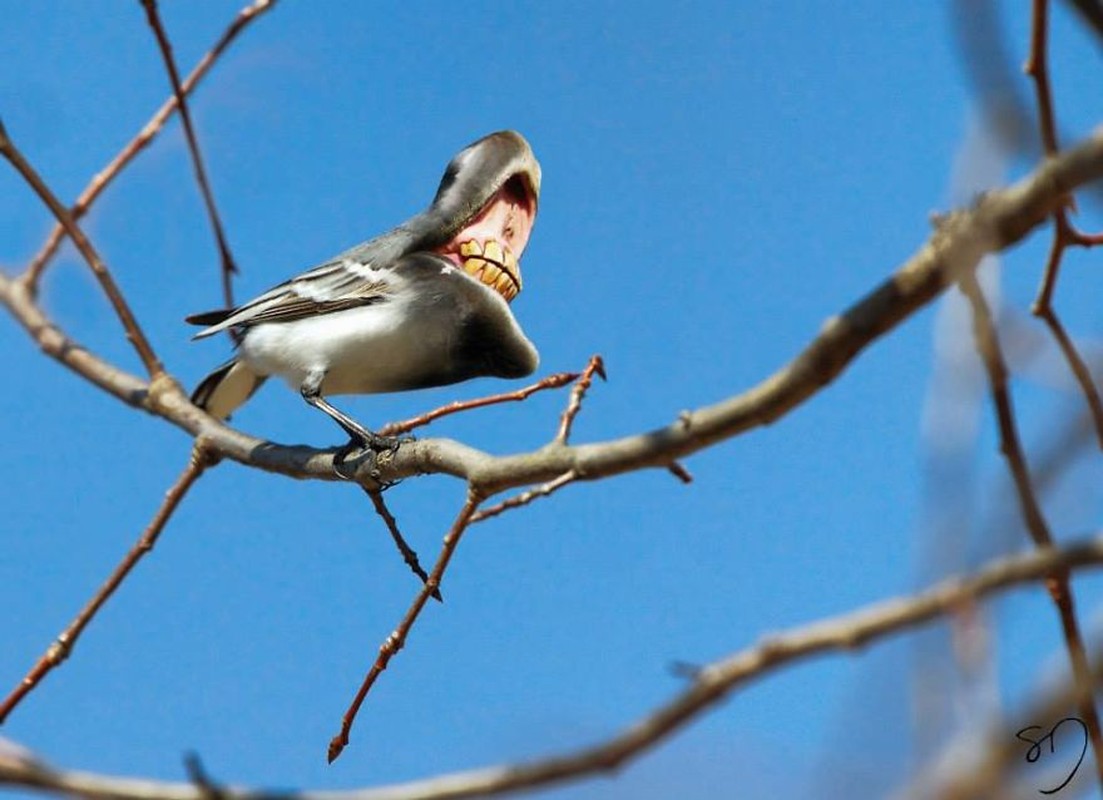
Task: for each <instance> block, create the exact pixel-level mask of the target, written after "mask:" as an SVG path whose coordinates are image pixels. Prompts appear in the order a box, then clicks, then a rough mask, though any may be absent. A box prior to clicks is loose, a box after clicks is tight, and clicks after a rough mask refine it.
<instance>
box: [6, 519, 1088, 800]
mask: <svg viewBox="0 0 1103 800" xmlns="http://www.w3.org/2000/svg"><path fill="white" fill-rule="evenodd" d="M468 508H471V506H470V504H469V505H468V506H465V511H466V510H467V509H468ZM457 522H459V520H457ZM1100 564H1103V536H1097V537H1096V538H1094V539H1090V540H1088V541H1083V542H1079V543H1075V544H1071V545H1069V546H1067V547H1064V548H1060V549H1057V548H1054V549H1048V550H1034V551H1032V552H1030V553H1026V554H1023V555H1015V556H1008V557H1005V558H1002V559H998V560H996V561H993V562H991V563H989V564H988V565H987V566H985V567H983V568H981V569H979V570H978V571H976V572H975V573H973V574H972V575H970V576H965V577H953V578H948V579H946V580H943V581H941V582H939V583H937V584H935V585H934V586H932V587H931V588H929V589H927V590H925V591H923V592H920V593H918V594H915V595H912V596H910V597H900V598H895V599H890V600H885V601H882V602H880V603H875V604H873V605H869V606H866V607H864V608H860V609H858V610H856V611H852V612H849V613H846V614H842V615H839V616H835V617H829V618H827V619H824V620H821V621H819V622H815V623H812V624H809V625H804V626H800V627H796V628H791V629H789V630H787V631H782V632H780V633H776V634H773V635H771V636H768V637H766V638H764V639H762V640H761V641H760V642H759V643H758V644H756V645H753V646H751V647H748V648H746V649H744V650H741V651H739V652H736V653H734V654H732V655H730V656H728V657H727V658H724V659H722V660H720V661H716V662H714V663H712V664H708V665H706V666H704V667H703V668H702V669H700V670H698V671H697V672H696V673H695V676H694V677H695V680H694V681H693V683H692V684H691V685H690V686H689V687H688V688H686V689H685V690H683V691H682V692H680V693H679V694H677V695H676V696H675V697H674V698H673V699H671V700H670V701H669V702H667V703H666V704H664V705H663V706H661V707H659V708H658V709H657V710H655V711H654V712H653V713H651V714H649V715H648V716H646V717H644V718H642V719H640V720H638V721H636V722H635V723H633V724H631V725H629V726H627V727H626V728H624V729H623V731H622V732H621V733H619V734H618V735H616V736H614V737H612V738H610V739H608V740H606V741H605V742H603V743H601V744H599V745H597V746H594V747H588V748H583V749H581V750H576V751H573V752H568V753H565V754H562V755H559V756H554V757H551V758H548V759H543V760H540V761H534V762H530V763H528V764H512V765H500V766H495V767H486V768H483V769H476V770H470V771H467V772H457V773H452V774H448V775H441V776H438V777H434V778H427V779H425V780H420V781H414V782H411V783H405V784H397V785H393V786H385V787H379V788H375V789H353V790H347V791H288V792H273V791H264V790H258V789H250V788H245V787H234V786H220V787H219V792H220V794H221V796H222V797H223V798H225V800H443V799H444V798H461V797H479V796H487V795H493V794H504V793H506V792H511V791H516V790H518V789H525V788H530V787H535V786H548V785H551V784H554V783H561V782H563V781H566V780H572V779H578V778H581V777H584V776H586V775H592V774H595V773H600V772H605V771H608V770H611V769H613V768H615V767H617V766H619V765H621V764H623V763H625V762H626V761H628V760H630V759H632V758H634V757H636V756H639V755H641V754H642V753H643V752H645V751H647V750H648V749H650V748H651V747H654V746H655V745H656V744H658V743H659V742H661V741H663V740H665V739H666V738H667V737H669V736H670V735H671V734H672V733H674V732H675V731H676V730H678V729H679V728H680V727H682V726H683V725H685V724H686V723H688V722H689V721H690V720H692V719H694V718H695V717H696V716H698V715H700V714H701V713H703V712H704V711H705V710H707V709H710V708H712V707H714V706H716V705H717V704H718V703H719V702H720V701H722V700H724V699H725V698H726V697H727V696H728V695H730V694H731V693H732V692H733V691H734V690H736V689H737V688H739V687H741V686H743V685H745V684H747V683H750V682H751V681H753V680H756V679H760V678H764V677H767V676H769V675H772V674H773V673H775V672H777V671H778V670H779V669H781V668H782V667H784V666H787V665H789V664H791V663H793V662H795V661H798V660H800V659H804V658H808V657H810V656H814V655H821V654H823V653H829V652H845V651H851V650H855V649H858V648H860V647H863V646H865V645H868V644H870V643H871V642H874V641H877V640H879V639H882V638H885V637H887V636H890V635H894V634H898V633H901V632H903V631H906V630H908V629H910V628H913V627H915V626H917V625H921V624H924V623H927V622H930V621H932V620H936V619H939V618H941V617H944V616H946V615H948V614H951V613H953V612H954V611H955V610H956V609H957V608H959V607H961V606H962V605H963V604H967V603H974V602H976V601H977V600H978V599H980V598H983V597H987V596H989V595H992V594H995V593H997V592H1002V591H1006V590H1008V589H1011V588H1015V587H1021V586H1023V585H1027V584H1031V583H1041V582H1044V581H1046V580H1048V579H1049V578H1050V576H1052V575H1054V574H1058V573H1061V572H1066V571H1071V570H1076V569H1083V568H1087V567H1091V566H1097V565H1100ZM0 784H8V785H12V786H19V787H22V788H25V789H34V790H38V791H42V792H46V793H50V794H68V795H74V796H80V797H83V798H86V799H87V800H206V798H205V796H204V794H203V790H202V788H201V787H198V786H196V785H195V784H194V783H168V782H158V781H150V780H135V779H128V778H118V777H112V776H103V775H95V774H90V773H80V772H64V771H59V770H55V769H53V768H50V767H48V766H46V765H45V764H43V763H42V762H39V761H36V760H34V759H32V758H29V757H26V756H20V755H15V754H12V753H7V752H5V751H3V750H0Z"/></svg>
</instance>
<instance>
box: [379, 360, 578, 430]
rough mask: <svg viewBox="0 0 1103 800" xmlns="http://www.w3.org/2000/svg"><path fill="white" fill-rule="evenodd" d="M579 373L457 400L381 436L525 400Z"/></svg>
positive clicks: (559, 374) (388, 427)
mask: <svg viewBox="0 0 1103 800" xmlns="http://www.w3.org/2000/svg"><path fill="white" fill-rule="evenodd" d="M578 375H579V373H577V372H557V373H555V374H554V375H548V376H547V377H546V378H541V379H540V380H539V381H537V382H536V383H533V384H531V385H529V386H526V387H524V388H523V389H517V390H515V391H512V392H502V393H501V394H492V395H488V396H487V397H478V398H475V399H474V400H455V401H453V402H451V403H449V404H448V405H444V406H441V407H440V408H435V409H433V410H432V411H428V412H426V413H424V414H422V415H421V416H418V417H414V418H413V419H408V420H405V421H403V422H392V423H390V424H389V425H384V426H383V427H382V428H380V429H379V431H378V433H379V434H380V435H381V436H397V435H399V434H402V433H409V432H410V431H412V430H413V429H414V428H420V427H422V426H423V425H428V424H429V423H430V422H432V421H433V420H437V419H440V418H441V417H444V416H448V415H449V414H457V413H459V412H460V411H470V410H471V409H473V408H483V407H484V406H490V405H494V404H495V403H509V402H515V401H520V400H524V399H526V398H527V397H528V396H529V395H532V394H535V393H536V392H539V391H542V390H544V389H558V388H559V387H561V386H566V385H567V384H568V383H570V382H571V381H573V380H574V379H575V378H577V377H578Z"/></svg>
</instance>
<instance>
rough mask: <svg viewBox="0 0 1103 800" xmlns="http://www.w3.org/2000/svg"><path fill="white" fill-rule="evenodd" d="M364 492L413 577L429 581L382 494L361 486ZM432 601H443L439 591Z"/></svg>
mask: <svg viewBox="0 0 1103 800" xmlns="http://www.w3.org/2000/svg"><path fill="white" fill-rule="evenodd" d="M360 488H361V489H363V490H364V494H366V495H367V496H368V497H370V498H371V502H372V505H373V506H375V513H376V514H378V515H379V516H380V518H381V519H382V520H383V524H384V525H386V526H387V530H388V531H390V533H391V538H392V539H394V543H395V547H397V548H398V552H399V553H401V554H402V560H403V561H405V562H406V566H408V567H409V568H410V569H411V570H412V571H413V573H414V574H415V575H417V576H418V577H419V578H421V582H422V583H425V582H426V581H428V580H429V576H428V575H427V574H426V573H425V570H424V569H422V568H421V562H420V561H418V558H417V553H416V552H415V551H414V548H412V547H410V545H409V544H407V542H406V537H404V536H403V535H402V531H400V530H399V529H398V520H396V519H395V518H394V515H393V514H391V511H390V509H389V508H387V503H386V502H385V501H384V500H383V492H382V491H381V490H380V489H369V488H368V487H366V486H361V487H360ZM433 599H434V600H437V601H439V602H444V599H443V598H442V597H441V596H440V590H435V591H434V592H433Z"/></svg>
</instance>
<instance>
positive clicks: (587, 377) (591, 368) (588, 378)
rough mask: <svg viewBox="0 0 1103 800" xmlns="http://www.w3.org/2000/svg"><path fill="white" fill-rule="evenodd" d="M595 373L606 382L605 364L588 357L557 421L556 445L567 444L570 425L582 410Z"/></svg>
mask: <svg viewBox="0 0 1103 800" xmlns="http://www.w3.org/2000/svg"><path fill="white" fill-rule="evenodd" d="M595 373H596V374H597V375H600V376H601V379H602V380H603V381H604V380H608V379H607V378H606V377H605V362H604V361H602V360H601V356H599V355H593V356H590V363H588V364H587V365H586V369H584V370H582V377H580V378H579V379H578V383H576V384H575V385H574V388H573V389H571V397H570V400H569V401H568V403H567V408H566V410H565V411H564V412H563V416H562V417H560V419H559V432H558V433H557V434H556V435H555V441H556V442H557V443H559V444H566V443H567V439H568V438H569V437H570V435H571V425H572V424H574V418H575V417H577V416H578V412H579V411H581V410H582V398H583V397H585V396H586V391H587V390H588V389H589V388H590V384H592V383H593V382H594V374H595Z"/></svg>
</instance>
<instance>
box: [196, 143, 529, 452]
mask: <svg viewBox="0 0 1103 800" xmlns="http://www.w3.org/2000/svg"><path fill="white" fill-rule="evenodd" d="M540 179H541V171H540V163H539V162H538V161H537V160H536V156H535V155H534V154H533V152H532V148H531V147H530V146H529V143H528V142H527V141H526V140H525V138H524V137H523V136H522V135H521V134H520V133H517V132H516V131H511V130H504V131H498V132H496V133H491V134H489V135H487V136H484V137H483V138H481V139H479V140H478V141H476V142H474V143H472V144H470V145H468V146H467V147H465V148H464V149H463V150H461V151H460V152H459V153H458V154H457V155H456V156H455V157H454V158H452V160H451V161H450V162H449V163H448V166H447V168H446V169H445V171H444V175H443V177H442V178H441V181H440V185H439V187H438V189H437V192H436V195H435V196H434V197H433V201H432V203H431V204H430V205H429V207H428V208H427V209H426V210H425V211H422V212H421V213H420V214H417V215H415V216H413V217H411V218H410V219H408V220H406V221H405V222H403V223H402V224H400V225H398V226H397V227H395V228H393V229H392V230H390V231H388V232H387V233H384V234H382V235H380V236H377V237H375V238H373V239H370V240H368V241H366V242H363V243H361V244H358V245H356V246H355V247H353V248H351V249H349V250H346V251H344V252H343V253H340V254H339V255H337V256H335V257H334V258H331V259H328V260H326V261H323V262H322V263H321V264H319V265H317V266H315V267H313V268H311V269H308V270H307V271H305V272H303V273H301V274H299V275H297V276H296V277H294V278H291V279H290V280H288V281H285V282H284V283H281V284H279V285H278V286H275V287H273V288H272V289H269V290H268V291H266V292H264V293H262V294H260V295H258V296H257V297H255V298H253V299H252V300H250V301H248V302H247V303H243V304H242V305H240V306H237V307H236V308H228V309H219V310H216V311H209V312H205V313H200V314H193V315H191V316H189V317H187V318H186V321H187V322H189V323H191V324H193V325H202V326H205V327H204V328H203V330H201V331H199V332H198V333H197V334H195V336H194V337H193V339H204V338H206V337H209V336H213V335H215V334H217V333H219V332H221V331H231V332H233V333H234V334H235V339H236V352H235V353H234V356H233V357H232V358H231V359H230V360H229V361H227V362H226V363H224V364H222V365H221V366H219V367H218V368H217V369H215V370H214V371H212V372H211V373H210V374H209V375H207V377H206V378H204V379H203V380H202V381H201V382H200V383H199V385H198V386H197V387H196V389H195V391H194V393H193V394H192V402H193V403H194V404H195V405H197V406H199V407H200V408H202V409H204V410H205V411H207V413H209V414H210V415H211V416H213V417H216V418H218V419H222V420H226V419H229V417H230V415H231V414H232V413H233V412H234V411H235V410H236V409H237V408H238V407H239V406H241V405H242V404H243V403H244V402H245V401H247V400H248V399H249V398H250V397H251V396H252V395H253V393H254V392H256V390H257V389H258V388H260V386H261V384H263V383H264V381H265V380H266V379H267V378H269V377H271V376H278V377H281V378H283V379H284V380H285V381H286V382H287V383H288V385H289V386H291V388H293V389H298V391H299V393H300V394H301V395H302V397H303V399H304V400H305V401H306V402H307V403H308V404H309V405H311V406H313V407H314V408H317V409H319V410H320V411H322V412H324V413H325V414H327V415H328V416H329V417H330V418H331V419H333V420H334V421H335V422H336V423H337V424H338V425H340V426H341V428H342V429H343V430H344V431H345V433H347V434H348V435H349V437H350V446H351V445H360V446H365V447H371V448H373V449H376V450H379V449H384V448H393V447H395V446H396V441H395V440H394V439H392V438H389V437H381V436H379V435H377V434H376V433H374V432H372V431H371V430H370V429H369V428H367V427H365V426H363V425H361V424H360V423H359V422H357V421H356V420H354V419H353V418H352V417H350V416H348V415H347V414H345V413H344V412H342V411H341V410H339V409H337V408H336V407H335V406H333V405H332V404H331V403H330V402H329V401H328V400H327V399H326V398H327V397H329V396H331V395H342V394H375V393H383V392H402V391H408V390H413V389H420V388H426V387H430V386H444V385H448V384H453V383H458V382H460V381H465V380H468V379H470V378H475V377H481V376H490V377H499V378H522V377H524V376H526V375H530V374H532V373H533V372H534V371H535V370H536V367H537V365H538V364H539V354H538V352H537V350H536V347H535V345H533V343H532V342H531V341H530V340H529V339H528V337H526V336H525V333H524V332H523V331H522V329H521V326H520V325H519V324H518V322H517V320H516V318H515V317H514V315H513V312H512V310H511V308H510V303H511V302H512V301H513V300H514V299H515V298H516V297H517V295H518V294H520V292H521V286H522V281H521V263H520V259H521V255H522V254H523V252H524V250H525V247H526V246H527V244H528V241H529V236H530V235H531V233H532V227H533V224H534V222H535V219H536V211H537V204H538V201H539V197H540Z"/></svg>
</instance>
